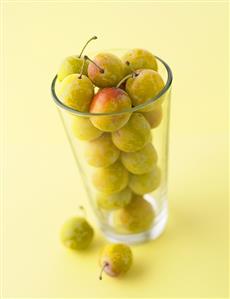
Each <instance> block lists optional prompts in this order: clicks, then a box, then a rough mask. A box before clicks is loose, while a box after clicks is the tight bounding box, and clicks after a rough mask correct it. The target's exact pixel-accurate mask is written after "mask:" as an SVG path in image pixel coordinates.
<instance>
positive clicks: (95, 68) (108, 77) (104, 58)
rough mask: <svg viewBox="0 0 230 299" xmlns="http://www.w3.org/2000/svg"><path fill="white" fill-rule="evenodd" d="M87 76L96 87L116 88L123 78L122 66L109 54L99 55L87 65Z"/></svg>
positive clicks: (118, 59) (119, 61) (120, 62)
mask: <svg viewBox="0 0 230 299" xmlns="http://www.w3.org/2000/svg"><path fill="white" fill-rule="evenodd" d="M88 76H89V78H90V79H91V81H92V82H93V83H94V84H95V85H96V86H97V87H111V86H116V85H117V83H118V82H119V81H120V80H121V79H122V77H123V76H124V65H123V63H122V61H121V60H120V58H118V57H117V56H115V55H113V54H111V53H99V54H97V55H96V57H94V59H93V62H90V63H89V66H88Z"/></svg>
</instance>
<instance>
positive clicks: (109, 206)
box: [97, 188, 132, 210]
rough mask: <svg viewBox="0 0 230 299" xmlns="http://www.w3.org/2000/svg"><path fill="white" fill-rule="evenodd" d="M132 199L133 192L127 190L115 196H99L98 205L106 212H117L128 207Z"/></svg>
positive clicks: (99, 194) (102, 194) (100, 194)
mask: <svg viewBox="0 0 230 299" xmlns="http://www.w3.org/2000/svg"><path fill="white" fill-rule="evenodd" d="M131 198H132V192H131V190H130V189H129V188H125V189H123V190H121V191H120V192H117V193H114V194H109V195H107V194H104V193H98V194H97V204H98V206H99V207H100V208H102V209H104V210H116V209H120V208H123V207H125V206H126V205H128V204H129V203H130V201H131Z"/></svg>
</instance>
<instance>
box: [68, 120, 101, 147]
mask: <svg viewBox="0 0 230 299" xmlns="http://www.w3.org/2000/svg"><path fill="white" fill-rule="evenodd" d="M72 132H73V135H74V136H75V137H76V138H78V139H80V140H85V141H90V140H93V139H96V138H98V137H99V136H101V134H102V133H103V132H101V131H100V130H98V129H97V128H95V127H94V126H93V125H92V123H91V121H90V120H89V118H87V117H81V116H74V117H73V121H72Z"/></svg>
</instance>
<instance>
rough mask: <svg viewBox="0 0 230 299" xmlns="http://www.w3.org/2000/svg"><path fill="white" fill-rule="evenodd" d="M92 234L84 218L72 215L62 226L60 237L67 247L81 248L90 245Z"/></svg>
mask: <svg viewBox="0 0 230 299" xmlns="http://www.w3.org/2000/svg"><path fill="white" fill-rule="evenodd" d="M93 236H94V231H93V228H92V227H91V225H90V224H89V223H88V222H87V221H86V219H85V218H83V217H72V218H70V219H68V220H67V221H66V222H65V223H64V225H63V226H62V229H61V235H60V238H61V242H62V243H63V245H64V246H66V247H67V248H70V249H74V250H82V249H85V248H87V247H88V246H89V245H90V243H91V242H92V239H93Z"/></svg>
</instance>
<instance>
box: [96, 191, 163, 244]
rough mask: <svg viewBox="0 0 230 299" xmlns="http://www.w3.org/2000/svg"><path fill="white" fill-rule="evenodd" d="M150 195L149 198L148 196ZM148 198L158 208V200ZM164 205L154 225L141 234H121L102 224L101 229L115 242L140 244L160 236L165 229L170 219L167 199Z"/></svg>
mask: <svg viewBox="0 0 230 299" xmlns="http://www.w3.org/2000/svg"><path fill="white" fill-rule="evenodd" d="M147 197H148V198H147ZM145 199H146V200H148V201H149V202H150V203H151V204H152V206H153V208H154V209H155V210H156V200H154V198H153V197H152V196H151V198H150V196H148V195H147V196H146V198H145ZM163 203H164V205H163V206H162V207H161V211H160V213H158V215H157V217H156V219H155V221H154V225H153V227H152V228H151V229H150V230H148V231H145V232H143V233H139V234H119V233H116V232H114V231H111V230H110V229H109V228H108V227H105V226H102V225H101V226H100V229H101V231H102V232H103V234H104V235H105V237H106V239H108V240H109V241H111V242H113V243H126V244H138V243H143V242H147V241H149V240H154V239H156V238H158V237H159V236H160V235H161V234H162V233H163V231H164V229H165V226H166V224H167V219H168V205H167V200H166V199H164V200H163Z"/></svg>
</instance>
